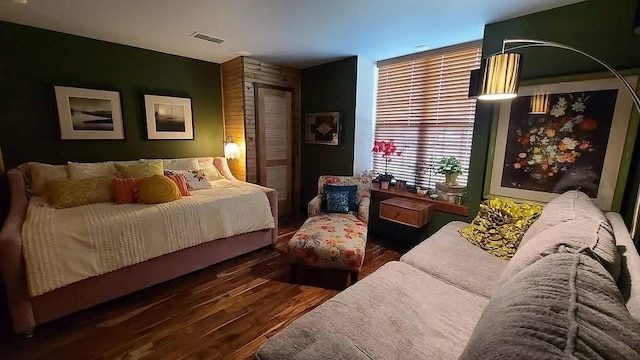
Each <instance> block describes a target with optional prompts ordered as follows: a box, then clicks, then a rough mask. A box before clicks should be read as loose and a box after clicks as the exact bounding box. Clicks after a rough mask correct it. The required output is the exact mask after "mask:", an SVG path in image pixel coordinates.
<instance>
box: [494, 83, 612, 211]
mask: <svg viewBox="0 0 640 360" xmlns="http://www.w3.org/2000/svg"><path fill="white" fill-rule="evenodd" d="M617 95H618V91H617V90H603V91H590V92H578V93H569V94H552V95H550V104H551V109H550V110H549V111H548V112H547V113H545V114H536V115H533V114H529V105H530V101H531V97H529V96H523V97H519V98H517V99H515V100H514V101H513V102H512V104H511V109H512V110H511V118H510V121H509V130H508V131H509V132H508V134H507V147H506V154H505V159H504V172H503V173H502V186H504V187H511V188H518V189H527V190H535V191H544V192H553V193H561V192H564V191H565V190H566V189H565V188H567V187H576V186H579V187H580V188H581V189H582V191H584V192H586V193H587V194H588V195H589V196H591V197H593V198H595V197H597V194H598V185H599V182H600V176H601V174H602V167H603V164H604V156H605V152H606V149H607V143H608V141H609V132H610V130H611V121H612V120H613V110H614V108H615V104H616V98H617Z"/></svg>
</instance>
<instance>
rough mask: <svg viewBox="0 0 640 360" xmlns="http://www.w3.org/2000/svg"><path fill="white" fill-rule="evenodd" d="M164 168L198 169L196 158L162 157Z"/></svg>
mask: <svg viewBox="0 0 640 360" xmlns="http://www.w3.org/2000/svg"><path fill="white" fill-rule="evenodd" d="M162 162H163V163H164V169H165V170H200V166H199V165H198V159H197V158H183V159H163V160H162Z"/></svg>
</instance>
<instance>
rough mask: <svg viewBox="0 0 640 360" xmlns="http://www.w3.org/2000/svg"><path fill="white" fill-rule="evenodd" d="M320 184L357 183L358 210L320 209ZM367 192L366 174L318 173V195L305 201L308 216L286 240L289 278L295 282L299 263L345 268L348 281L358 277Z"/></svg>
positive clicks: (353, 280)
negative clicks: (353, 175)
mask: <svg viewBox="0 0 640 360" xmlns="http://www.w3.org/2000/svg"><path fill="white" fill-rule="evenodd" d="M324 185H346V186H352V185H357V187H356V194H355V195H356V199H355V200H356V202H357V207H356V208H357V209H358V211H352V212H347V213H341V212H339V213H324V212H322V202H323V199H324V197H325V194H323V190H324ZM370 193H371V178H370V177H348V176H321V177H320V178H319V179H318V196H316V197H315V198H314V199H313V200H311V202H310V203H309V209H308V210H309V218H308V219H307V221H305V223H304V224H302V226H301V227H300V229H298V231H297V232H296V233H295V234H294V235H293V237H292V238H291V240H290V241H289V245H288V255H289V261H290V262H291V271H290V277H291V282H295V279H296V273H297V269H298V267H299V265H305V266H314V267H322V268H334V269H342V270H346V271H348V273H349V278H350V279H351V283H354V282H356V281H357V280H358V273H359V272H360V269H361V268H362V264H363V262H364V255H365V250H366V245H367V223H368V221H369V201H370Z"/></svg>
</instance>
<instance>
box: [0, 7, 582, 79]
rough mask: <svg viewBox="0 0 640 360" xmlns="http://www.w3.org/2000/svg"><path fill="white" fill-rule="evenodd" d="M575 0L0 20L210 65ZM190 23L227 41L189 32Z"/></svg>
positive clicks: (403, 42)
mask: <svg viewBox="0 0 640 360" xmlns="http://www.w3.org/2000/svg"><path fill="white" fill-rule="evenodd" d="M579 1H580V0H527V1H523V0H446V1H442V0H82V1H79V0H28V3H27V4H25V5H16V4H14V3H13V1H12V0H0V20H5V21H9V22H15V23H19V24H25V25H30V26H35V27H40V28H45V29H50V30H55V31H60V32H64V33H69V34H74V35H80V36H85V37H89V38H94V39H99V40H105V41H110V42H115V43H120V44H126V45H131V46H136V47H140V48H144V49H150V50H156V51H160V52H164V53H169V54H175V55H181V56H186V57H190V58H194V59H201V60H205V61H211V62H217V63H221V62H225V61H227V60H230V59H232V58H235V57H237V56H238V55H239V52H243V51H247V52H249V53H251V56H252V57H256V58H259V59H262V60H266V61H270V62H274V63H279V64H282V65H289V66H294V67H299V68H304V67H308V66H313V65H317V64H320V63H325V62H329V61H332V60H335V59H339V58H343V57H346V56H352V55H361V56H363V57H366V58H367V59H371V60H381V59H386V58H390V57H395V56H399V55H404V54H408V53H413V52H417V51H424V50H427V49H433V48H438V47H442V46H447V45H452V44H457V43H461V42H466V41H471V40H477V39H480V38H482V33H483V29H484V25H485V24H487V23H491V22H495V21H499V20H504V19H508V18H512V17H516V16H521V15H525V14H529V13H533V12H538V11H542V10H547V9H550V8H554V7H559V6H563V5H568V4H572V3H576V2H579ZM195 31H200V32H203V33H205V34H208V35H211V36H214V37H218V38H222V39H224V40H225V41H224V43H223V44H219V45H218V44H213V43H209V42H206V41H202V40H197V39H194V38H191V37H189V35H191V34H192V33H193V32H195ZM419 45H422V47H420V48H416V46H419Z"/></svg>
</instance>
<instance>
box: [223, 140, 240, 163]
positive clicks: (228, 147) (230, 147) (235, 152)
mask: <svg viewBox="0 0 640 360" xmlns="http://www.w3.org/2000/svg"><path fill="white" fill-rule="evenodd" d="M224 157H226V158H227V159H238V158H240V146H238V144H236V143H234V142H228V143H226V144H225V145H224Z"/></svg>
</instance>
